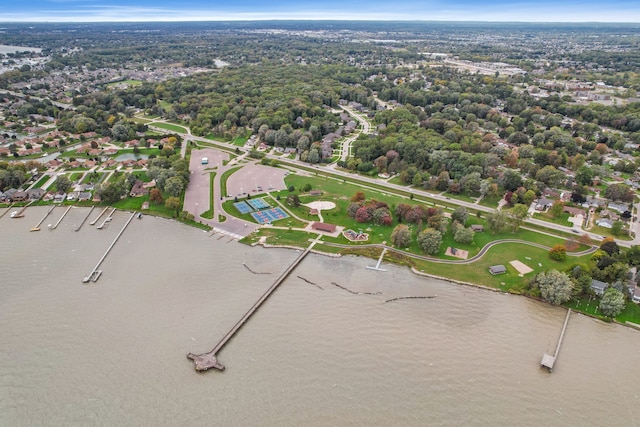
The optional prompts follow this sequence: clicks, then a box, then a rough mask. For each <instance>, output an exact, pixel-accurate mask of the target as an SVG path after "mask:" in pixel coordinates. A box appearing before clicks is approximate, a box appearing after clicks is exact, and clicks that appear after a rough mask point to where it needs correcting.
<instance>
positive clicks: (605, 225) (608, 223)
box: [596, 218, 613, 228]
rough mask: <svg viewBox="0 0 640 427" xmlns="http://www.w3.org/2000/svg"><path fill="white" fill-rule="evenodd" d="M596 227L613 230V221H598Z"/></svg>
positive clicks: (602, 219)
mask: <svg viewBox="0 0 640 427" xmlns="http://www.w3.org/2000/svg"><path fill="white" fill-rule="evenodd" d="M596 225H598V226H600V227H603V228H613V221H611V220H610V219H607V218H600V219H598V220H597V221H596Z"/></svg>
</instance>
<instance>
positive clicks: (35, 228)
mask: <svg viewBox="0 0 640 427" xmlns="http://www.w3.org/2000/svg"><path fill="white" fill-rule="evenodd" d="M55 208H56V205H53V206H51V208H50V209H49V210H48V211H47V213H46V214H45V215H44V216H43V217H42V219H41V220H40V222H38V223H37V224H36V225H35V227H33V228H32V229H31V231H40V226H41V225H42V223H43V222H44V220H45V219H47V217H48V216H49V215H50V214H51V212H53V210H54V209H55Z"/></svg>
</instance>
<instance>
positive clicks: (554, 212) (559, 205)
mask: <svg viewBox="0 0 640 427" xmlns="http://www.w3.org/2000/svg"><path fill="white" fill-rule="evenodd" d="M549 213H550V214H551V216H552V217H554V218H558V217H560V216H561V215H562V214H563V213H564V203H563V202H562V201H561V200H556V201H555V202H554V203H553V206H551V209H549Z"/></svg>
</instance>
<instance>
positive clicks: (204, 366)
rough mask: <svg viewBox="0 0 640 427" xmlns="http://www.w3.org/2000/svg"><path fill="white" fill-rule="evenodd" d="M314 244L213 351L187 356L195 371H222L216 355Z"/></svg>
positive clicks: (308, 250)
mask: <svg viewBox="0 0 640 427" xmlns="http://www.w3.org/2000/svg"><path fill="white" fill-rule="evenodd" d="M315 244H316V240H314V241H313V242H311V244H310V245H309V247H308V248H307V249H305V250H304V252H302V253H301V254H300V255H299V256H298V257H297V258H296V259H295V260H294V261H293V262H292V263H291V265H289V267H287V269H286V270H285V271H284V272H283V273H282V274H281V275H280V276H278V278H277V279H276V281H275V282H273V284H272V285H271V286H270V287H269V289H267V290H266V291H265V293H264V294H262V296H261V297H260V298H259V299H258V300H257V301H256V302H255V303H254V304H253V305H252V306H251V307H250V308H249V310H247V312H246V313H245V314H244V316H242V317H241V318H240V320H238V321H237V322H236V324H235V325H233V327H232V328H231V329H230V330H229V332H227V333H226V334H225V336H224V337H222V339H221V340H220V341H218V343H217V344H216V345H215V347H213V349H212V350H211V351H210V352H208V353H203V354H193V353H189V354H187V358H188V359H189V360H191V361H193V364H194V366H195V369H196V371H207V370H209V369H211V368H213V369H217V370H219V371H224V365H223V364H222V363H220V362H218V358H217V354H218V352H219V351H220V350H222V348H223V347H224V346H225V344H227V342H228V341H229V340H231V338H233V336H234V335H235V333H236V332H238V330H239V329H240V328H242V326H244V324H245V323H246V322H247V321H248V320H249V318H250V317H251V316H252V315H253V313H255V312H256V311H257V310H258V308H260V306H261V305H262V303H263V302H265V301H266V300H267V298H269V296H270V295H271V294H272V293H273V292H274V291H275V290H276V288H277V287H278V286H279V285H280V284H281V283H282V282H283V281H284V279H286V278H287V276H289V274H291V272H292V271H293V270H294V269H295V268H296V267H297V266H298V264H300V262H301V261H302V260H303V259H304V258H305V257H306V256H307V255H308V254H309V252H311V248H313V246H314V245H315Z"/></svg>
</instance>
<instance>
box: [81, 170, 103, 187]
mask: <svg viewBox="0 0 640 427" xmlns="http://www.w3.org/2000/svg"><path fill="white" fill-rule="evenodd" d="M105 176H106V173H104V172H95V171H94V172H91V173H88V174H86V175H85V176H84V178H83V180H82V182H81V184H88V183H90V182H93V183H94V184H97V183H99V182H100V181H102V180H103V179H104V178H105Z"/></svg>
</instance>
